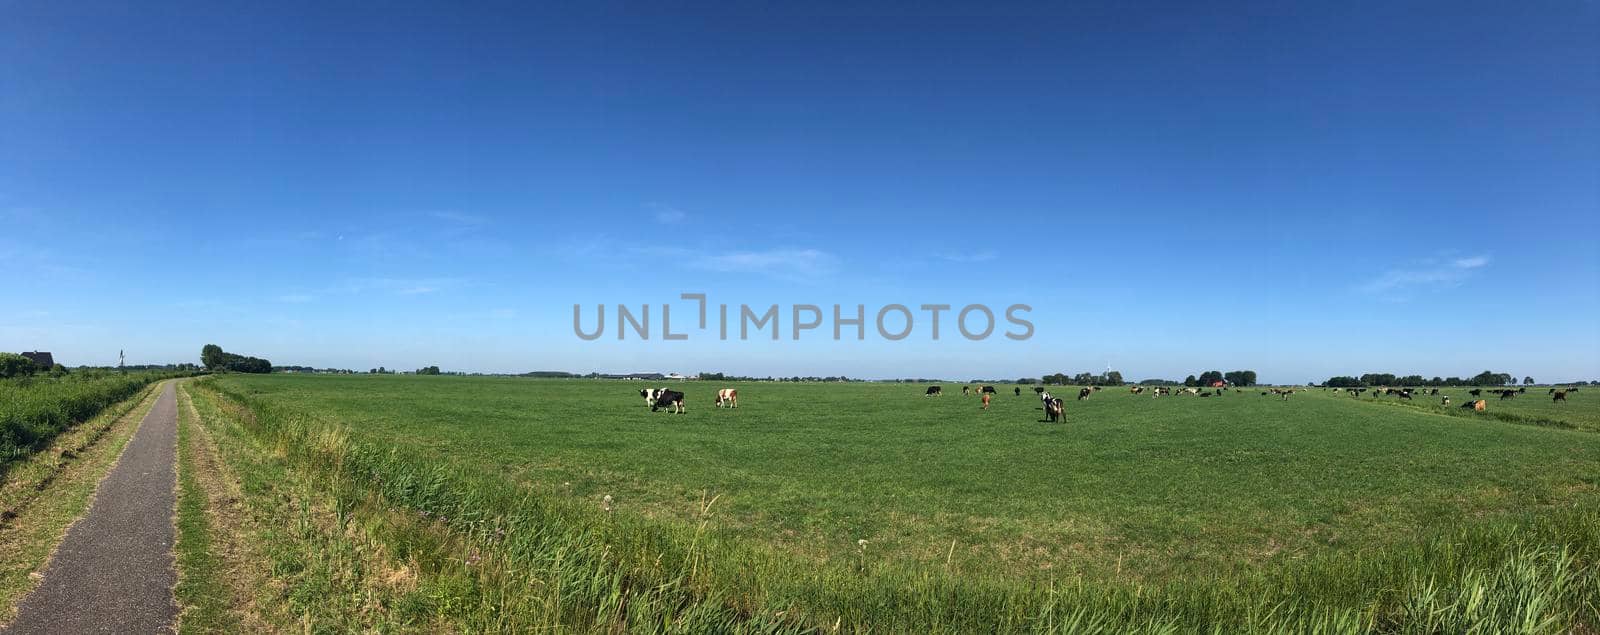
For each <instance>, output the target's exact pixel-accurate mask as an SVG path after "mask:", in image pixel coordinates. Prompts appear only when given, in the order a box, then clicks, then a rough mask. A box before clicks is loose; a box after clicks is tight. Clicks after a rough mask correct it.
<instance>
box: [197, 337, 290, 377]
mask: <svg viewBox="0 0 1600 635" xmlns="http://www.w3.org/2000/svg"><path fill="white" fill-rule="evenodd" d="M200 363H202V364H205V367H206V370H209V371H212V372H221V371H231V372H235V373H270V372H272V362H270V361H267V360H264V359H261V358H259V357H250V356H248V355H236V354H234V353H229V352H227V351H224V350H222V347H221V346H217V345H216V344H207V345H205V346H203V347H201V348H200Z"/></svg>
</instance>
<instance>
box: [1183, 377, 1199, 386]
mask: <svg viewBox="0 0 1600 635" xmlns="http://www.w3.org/2000/svg"><path fill="white" fill-rule="evenodd" d="M1183 385H1185V386H1189V387H1191V388H1193V387H1195V386H1198V385H1200V380H1198V379H1195V378H1194V375H1190V376H1188V377H1184V378H1183Z"/></svg>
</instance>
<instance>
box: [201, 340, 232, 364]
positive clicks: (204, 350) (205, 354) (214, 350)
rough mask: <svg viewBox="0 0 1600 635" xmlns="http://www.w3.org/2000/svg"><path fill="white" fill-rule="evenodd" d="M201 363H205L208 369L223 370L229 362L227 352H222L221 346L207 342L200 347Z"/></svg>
mask: <svg viewBox="0 0 1600 635" xmlns="http://www.w3.org/2000/svg"><path fill="white" fill-rule="evenodd" d="M200 363H202V364H205V366H206V370H222V367H223V365H225V364H227V363H228V360H227V354H226V353H223V352H222V347H221V346H217V345H216V344H207V345H205V346H202V347H201V348H200Z"/></svg>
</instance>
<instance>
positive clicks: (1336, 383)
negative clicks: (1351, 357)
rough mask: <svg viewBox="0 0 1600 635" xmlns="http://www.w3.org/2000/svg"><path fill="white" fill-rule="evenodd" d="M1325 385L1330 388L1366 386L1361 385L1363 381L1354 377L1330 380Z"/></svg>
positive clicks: (1332, 378)
mask: <svg viewBox="0 0 1600 635" xmlns="http://www.w3.org/2000/svg"><path fill="white" fill-rule="evenodd" d="M1323 385H1325V386H1327V387H1329V388H1360V387H1362V386H1364V385H1366V384H1363V383H1361V380H1359V379H1356V378H1354V377H1346V376H1342V375H1341V376H1339V377H1331V378H1329V379H1328V381H1327V382H1325V383H1324V384H1323Z"/></svg>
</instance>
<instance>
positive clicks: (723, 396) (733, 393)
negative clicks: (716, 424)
mask: <svg viewBox="0 0 1600 635" xmlns="http://www.w3.org/2000/svg"><path fill="white" fill-rule="evenodd" d="M723 404H728V407H729V408H738V407H739V391H737V390H734V389H732V388H723V389H722V390H718V391H717V407H718V408H721V407H722V405H723Z"/></svg>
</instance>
